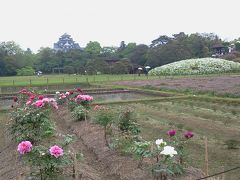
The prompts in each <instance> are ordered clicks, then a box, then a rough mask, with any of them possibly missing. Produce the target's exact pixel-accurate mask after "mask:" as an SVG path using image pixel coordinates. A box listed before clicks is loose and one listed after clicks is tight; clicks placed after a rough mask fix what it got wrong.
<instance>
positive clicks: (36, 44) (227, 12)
mask: <svg viewBox="0 0 240 180" xmlns="http://www.w3.org/2000/svg"><path fill="white" fill-rule="evenodd" d="M0 7H1V9H0V20H1V21H0V41H10V40H14V41H15V42H17V43H18V44H19V45H20V46H21V47H22V48H24V49H26V48H27V47H29V48H31V49H32V50H33V51H35V52H36V51H37V50H38V49H39V48H40V47H47V46H48V47H52V46H53V43H54V42H56V41H58V38H59V37H60V36H61V35H62V34H64V33H65V32H66V33H69V34H70V35H72V37H73V39H74V40H75V41H76V42H78V43H79V45H80V46H81V47H84V46H85V45H86V44H87V43H88V42H89V41H98V42H100V43H101V45H102V46H119V44H120V42H121V41H122V40H124V41H125V42H126V43H128V42H136V43H138V44H140V43H144V44H150V43H151V41H152V40H153V39H156V38H157V37H158V36H159V35H172V34H175V33H179V32H181V31H182V32H185V33H188V34H189V33H195V32H201V33H203V32H213V33H216V34H217V35H219V36H220V37H221V38H222V39H223V40H232V39H234V38H238V37H240V25H239V17H240V15H239V12H240V0H0Z"/></svg>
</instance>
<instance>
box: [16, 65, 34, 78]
mask: <svg viewBox="0 0 240 180" xmlns="http://www.w3.org/2000/svg"><path fill="white" fill-rule="evenodd" d="M32 75H34V69H33V68H32V67H30V66H26V67H24V68H21V69H17V76H32Z"/></svg>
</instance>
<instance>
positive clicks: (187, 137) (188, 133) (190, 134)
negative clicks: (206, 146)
mask: <svg viewBox="0 0 240 180" xmlns="http://www.w3.org/2000/svg"><path fill="white" fill-rule="evenodd" d="M193 136H194V134H193V133H192V132H191V131H187V132H185V133H184V137H185V138H186V139H190V138H192V137H193Z"/></svg>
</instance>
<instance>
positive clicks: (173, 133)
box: [167, 129, 176, 137]
mask: <svg viewBox="0 0 240 180" xmlns="http://www.w3.org/2000/svg"><path fill="white" fill-rule="evenodd" d="M167 134H168V135H169V136H171V137H172V136H175V134H176V130H175V129H171V130H169V131H168V132H167Z"/></svg>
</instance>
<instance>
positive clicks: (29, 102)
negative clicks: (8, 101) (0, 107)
mask: <svg viewBox="0 0 240 180" xmlns="http://www.w3.org/2000/svg"><path fill="white" fill-rule="evenodd" d="M13 102H14V103H13V105H12V111H11V122H10V126H9V127H10V132H11V134H12V135H13V138H14V140H15V141H16V142H17V143H19V144H18V147H17V151H18V152H19V155H20V157H21V158H20V159H21V160H23V162H24V163H25V165H27V166H30V167H31V168H30V169H31V171H30V174H29V175H28V176H31V177H39V178H40V179H51V178H53V179H57V178H58V177H60V176H61V174H62V173H63V169H64V168H65V167H67V166H69V165H71V164H73V152H71V151H69V150H68V148H69V147H68V145H69V144H70V143H71V142H72V139H73V137H72V135H68V134H67V135H63V134H60V133H58V132H56V129H55V124H54V122H53V121H52V120H51V119H50V113H51V112H52V111H57V110H58V103H57V100H56V99H55V98H48V97H45V96H44V95H41V94H37V93H36V92H32V91H29V90H26V89H22V90H21V91H19V92H18V96H16V97H14V98H13Z"/></svg>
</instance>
